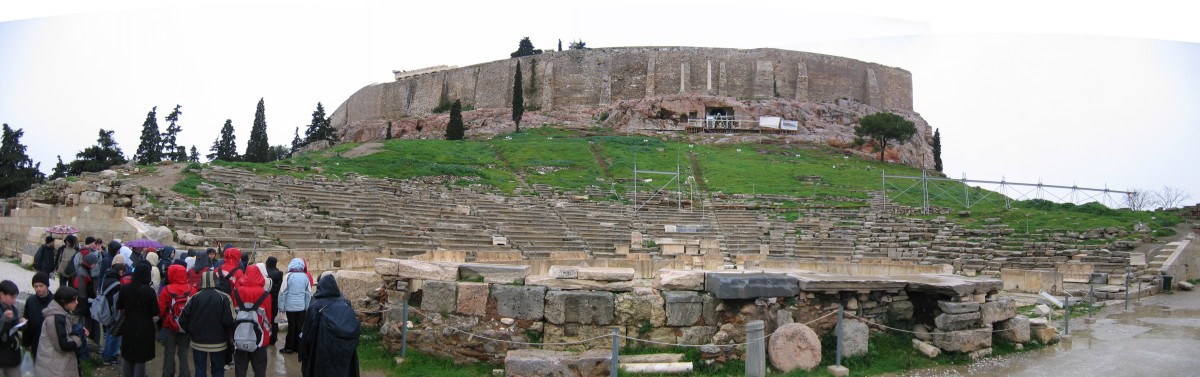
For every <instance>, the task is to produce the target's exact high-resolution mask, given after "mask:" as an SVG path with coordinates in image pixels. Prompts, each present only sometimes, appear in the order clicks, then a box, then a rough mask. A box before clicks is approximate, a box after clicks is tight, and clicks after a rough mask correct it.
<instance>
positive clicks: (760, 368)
mask: <svg viewBox="0 0 1200 377" xmlns="http://www.w3.org/2000/svg"><path fill="white" fill-rule="evenodd" d="M765 328H766V324H764V323H763V321H761V320H756V321H750V322H749V323H747V324H746V341H747V342H749V343H750V344H747V345H746V377H763V376H766V375H767V347H766V346H765V345H764V343H765V341H766V340H765V339H763V334H764V331H763V330H764V329H765Z"/></svg>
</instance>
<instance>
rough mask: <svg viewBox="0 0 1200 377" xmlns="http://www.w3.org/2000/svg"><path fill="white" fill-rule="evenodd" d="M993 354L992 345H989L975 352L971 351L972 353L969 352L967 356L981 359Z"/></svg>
mask: <svg viewBox="0 0 1200 377" xmlns="http://www.w3.org/2000/svg"><path fill="white" fill-rule="evenodd" d="M991 354H992V347H988V348H983V349H979V350H976V351H974V352H971V353H969V354H967V357H970V358H971V360H979V359H982V358H985V357H988V356H990V355H991Z"/></svg>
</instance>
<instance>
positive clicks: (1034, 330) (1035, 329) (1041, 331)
mask: <svg viewBox="0 0 1200 377" xmlns="http://www.w3.org/2000/svg"><path fill="white" fill-rule="evenodd" d="M1057 334H1058V330H1056V329H1055V328H1054V327H1051V326H1046V325H1040V326H1039V325H1031V326H1029V336H1030V338H1032V339H1037V341H1038V342H1040V343H1042V344H1050V343H1051V342H1054V337H1055V335H1057Z"/></svg>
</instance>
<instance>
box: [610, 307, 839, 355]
mask: <svg viewBox="0 0 1200 377" xmlns="http://www.w3.org/2000/svg"><path fill="white" fill-rule="evenodd" d="M834 314H837V310H834V311H831V312H829V313H826V314H825V315H823V316H820V317H817V319H814V320H811V321H808V322H805V323H802V324H803V325H805V326H808V325H811V324H813V323H816V322H817V321H820V320H822V319H825V318H827V317H829V316H831V315H834ZM777 332H779V329H775V331H774V332H771V333H770V334H767V335H763V337H762V338H754V339H746V341H745V342H742V343H730V344H675V343H663V342H656V341H653V340H647V339H639V338H634V337H631V336H626V335H617V336H618V337H621V338H624V339H628V340H633V341H638V342H642V343H649V344H657V345H661V346H670V347H704V346H717V347H738V346H745V345H749V344H750V343H753V342H757V341H760V340H765V339H767V338H770V337H771V335H775V333H777Z"/></svg>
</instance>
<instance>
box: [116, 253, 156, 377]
mask: <svg viewBox="0 0 1200 377" xmlns="http://www.w3.org/2000/svg"><path fill="white" fill-rule="evenodd" d="M152 272H153V267H152V266H151V265H150V263H149V262H146V261H145V260H142V261H140V262H137V264H136V265H135V267H134V268H133V282H132V283H130V284H128V285H125V286H123V287H121V290H120V293H121V296H120V297H118V298H117V310H118V311H120V312H121V315H122V316H124V317H125V322H124V327H122V328H121V338H122V339H121V358H123V359H125V361H124V362H122V363H121V375H122V376H123V377H145V376H146V362H148V361H150V360H153V359H154V343H155V342H154V340H155V338H156V334H157V332H158V328H157V327H156V326H155V325H154V317H157V316H158V315H159V312H158V295H157V294H155V292H154V288H150V274H151V273H152Z"/></svg>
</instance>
